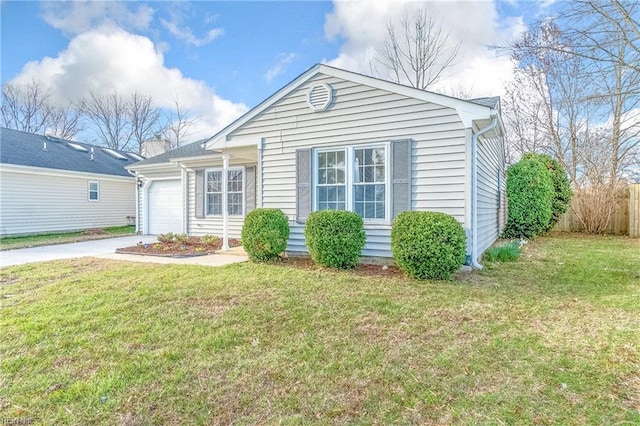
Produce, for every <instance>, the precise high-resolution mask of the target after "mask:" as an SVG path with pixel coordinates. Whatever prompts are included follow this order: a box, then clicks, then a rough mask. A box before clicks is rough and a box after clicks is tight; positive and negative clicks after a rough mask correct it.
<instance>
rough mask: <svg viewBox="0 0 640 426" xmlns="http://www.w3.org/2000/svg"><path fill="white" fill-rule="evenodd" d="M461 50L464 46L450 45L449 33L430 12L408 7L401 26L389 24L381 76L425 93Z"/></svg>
mask: <svg viewBox="0 0 640 426" xmlns="http://www.w3.org/2000/svg"><path fill="white" fill-rule="evenodd" d="M459 50H460V42H457V43H453V44H452V43H450V41H449V33H447V32H446V31H445V30H444V29H443V27H442V25H440V23H438V22H437V21H436V20H435V19H434V18H433V16H431V15H430V14H429V13H428V12H427V10H426V9H424V8H422V7H421V8H418V9H409V8H407V7H405V9H404V11H403V14H402V17H401V19H400V25H399V26H396V25H395V24H394V23H392V22H389V23H388V24H387V38H386V40H385V42H384V44H383V45H382V47H381V48H379V49H377V51H376V53H377V58H376V63H377V65H379V66H380V67H381V68H382V72H379V73H378V74H381V77H383V78H386V79H390V80H393V81H395V82H397V83H402V84H409V85H411V86H413V87H417V88H419V89H423V90H424V89H427V88H428V87H429V86H431V85H433V84H434V83H436V82H437V81H438V80H439V79H440V77H441V75H442V73H443V71H445V70H446V69H447V68H449V67H450V66H451V65H452V64H453V60H454V59H455V57H456V55H457V54H458V51H459ZM372 69H374V70H377V69H378V67H377V66H372Z"/></svg>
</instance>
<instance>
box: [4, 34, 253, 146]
mask: <svg viewBox="0 0 640 426" xmlns="http://www.w3.org/2000/svg"><path fill="white" fill-rule="evenodd" d="M32 79H36V80H39V81H42V82H43V83H44V84H46V85H47V86H49V88H50V89H51V91H52V95H53V97H54V99H56V100H58V101H60V102H65V101H67V100H68V99H77V98H80V97H82V96H84V95H86V94H88V93H89V92H90V91H93V92H95V93H98V94H100V93H109V92H112V91H116V92H118V93H119V94H121V95H129V94H131V93H133V92H139V93H144V94H148V95H150V96H152V97H153V99H154V100H155V102H156V103H157V104H158V105H159V106H161V107H166V108H171V107H172V106H173V100H174V99H178V100H179V101H180V104H181V106H182V107H183V108H186V109H189V110H190V111H191V112H192V114H193V115H195V116H201V117H202V119H200V120H199V121H198V123H197V125H196V126H195V127H197V128H196V129H195V130H196V134H195V135H194V137H204V136H211V135H212V134H213V133H214V132H215V131H217V130H219V129H221V128H222V127H223V126H225V125H227V124H229V123H230V122H231V121H232V120H234V119H235V118H237V117H239V116H240V115H241V114H243V113H244V112H246V111H247V107H246V106H245V105H244V104H242V103H239V104H237V103H233V102H231V101H229V100H226V99H222V98H221V97H220V96H218V95H217V94H216V93H215V92H214V91H213V90H212V89H211V88H210V87H209V86H207V84H206V83H205V82H203V81H198V80H194V79H191V78H188V77H185V76H184V75H183V74H182V72H181V71H180V70H179V69H176V68H167V67H166V66H165V64H164V57H163V55H162V53H160V52H159V51H158V50H157V49H156V48H155V46H154V44H153V42H152V41H151V40H150V39H149V38H147V37H144V36H140V35H134V34H131V33H129V32H127V31H125V30H123V29H121V28H116V27H113V26H103V27H101V28H98V29H94V30H91V31H87V32H85V33H83V34H80V35H78V36H76V37H75V38H73V39H72V40H71V41H70V43H69V46H68V47H67V49H65V50H64V51H62V52H60V53H59V54H58V56H56V57H55V58H52V57H45V58H43V59H42V60H40V61H34V62H29V63H27V64H26V65H25V66H24V67H23V69H22V71H21V72H20V74H19V75H18V76H16V77H15V78H14V79H13V81H16V82H25V81H30V80H32Z"/></svg>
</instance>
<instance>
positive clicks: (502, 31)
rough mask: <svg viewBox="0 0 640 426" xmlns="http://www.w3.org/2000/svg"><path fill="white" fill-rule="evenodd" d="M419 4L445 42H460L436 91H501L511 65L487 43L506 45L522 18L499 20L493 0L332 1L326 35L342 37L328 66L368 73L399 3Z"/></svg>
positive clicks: (396, 17)
mask: <svg viewBox="0 0 640 426" xmlns="http://www.w3.org/2000/svg"><path fill="white" fill-rule="evenodd" d="M405 6H406V7H409V8H417V7H424V8H425V9H426V10H427V11H428V12H429V13H431V14H432V15H433V16H434V17H435V18H436V19H437V21H439V22H440V23H441V25H442V27H443V28H444V29H445V30H446V31H448V32H449V43H450V44H451V46H454V45H455V43H456V42H458V41H460V43H461V46H460V51H459V53H458V56H457V57H456V59H455V61H454V62H455V63H454V64H453V66H452V67H451V68H449V69H448V70H446V72H445V73H443V76H442V79H441V81H440V82H439V83H438V84H437V85H436V86H435V87H434V88H433V90H435V91H443V92H449V93H450V92H451V91H459V90H460V89H461V88H462V89H464V90H465V91H471V92H472V95H473V96H486V95H502V94H503V93H504V83H505V80H508V79H509V78H510V76H511V67H512V64H511V62H510V61H509V59H508V58H507V57H501V56H500V55H499V54H498V53H496V51H495V50H494V49H492V48H491V46H497V45H501V44H505V43H507V42H508V41H510V40H511V39H512V38H513V37H514V36H516V35H517V34H519V33H520V32H521V31H522V30H523V29H524V25H523V23H522V20H521V19H503V18H501V17H500V16H499V15H498V12H497V10H496V7H495V4H494V3H493V2H492V1H476V2H469V1H448V2H444V1H442V2H429V1H422V2H417V1H404V0H363V1H358V2H350V1H349V2H345V1H339V0H335V1H334V9H333V11H332V12H331V13H329V14H328V15H327V16H326V17H325V28H324V29H325V36H326V37H327V39H329V40H336V39H343V40H344V42H343V44H342V46H341V49H340V53H339V55H338V56H337V57H335V58H330V59H327V60H325V62H327V63H328V64H329V65H333V66H337V67H341V68H346V69H349V70H352V71H356V72H362V73H371V68H372V66H374V67H375V66H376V62H375V60H374V57H375V52H376V48H378V47H380V46H381V44H382V43H383V42H384V39H385V37H386V28H387V24H388V23H389V22H395V23H397V22H398V21H399V19H400V15H401V12H402V10H403V8H404V7H405Z"/></svg>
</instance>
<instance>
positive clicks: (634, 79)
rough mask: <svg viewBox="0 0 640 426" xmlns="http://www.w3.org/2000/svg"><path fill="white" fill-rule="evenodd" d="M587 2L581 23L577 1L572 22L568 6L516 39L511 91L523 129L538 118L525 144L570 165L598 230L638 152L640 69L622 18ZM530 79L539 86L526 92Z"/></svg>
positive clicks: (585, 218) (582, 206)
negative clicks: (566, 12) (635, 66)
mask: <svg viewBox="0 0 640 426" xmlns="http://www.w3.org/2000/svg"><path fill="white" fill-rule="evenodd" d="M616 4H618V5H620V3H619V2H617V3H616ZM581 6H582V7H583V8H582V9H580V10H581V13H583V14H584V15H582V16H583V18H584V19H583V20H582V21H581V23H577V22H575V16H576V15H575V13H577V12H576V10H577V9H570V12H571V13H572V14H573V15H571V16H573V17H574V19H573V20H572V21H571V22H566V21H565V20H564V19H565V18H566V16H565V15H564V14H561V16H563V18H562V19H557V20H549V21H545V22H542V23H540V24H539V25H538V26H537V27H536V28H534V29H533V30H532V31H529V32H528V33H526V34H525V35H524V36H523V37H522V38H521V39H520V40H518V41H517V42H515V43H514V44H513V45H512V46H511V51H512V57H513V58H514V60H515V61H516V63H517V64H518V66H517V67H516V69H515V76H516V87H512V88H511V92H510V93H511V94H513V95H514V98H513V99H512V102H511V105H510V107H511V108H512V111H515V114H511V111H507V114H506V115H507V116H508V117H509V116H510V117H511V118H512V120H511V121H512V122H510V123H509V124H510V125H511V126H510V127H512V128H514V129H516V131H515V132H514V133H515V134H516V135H517V137H522V136H523V134H522V129H526V128H527V127H528V128H531V126H532V124H533V126H534V128H535V129H536V130H541V131H540V132H536V133H534V134H531V133H529V134H528V135H529V136H532V137H533V139H534V140H533V143H531V142H532V141H530V140H528V141H526V143H522V142H523V141H522V140H521V141H520V142H521V143H522V146H523V147H524V146H527V147H528V148H533V149H536V150H543V151H546V152H549V153H552V154H553V155H554V156H555V157H556V158H557V159H558V160H560V161H561V162H562V163H563V164H564V165H565V168H566V169H567V171H568V172H569V175H570V177H571V181H572V183H573V186H574V189H575V191H576V194H577V196H578V199H579V201H580V202H579V203H578V207H577V208H576V210H575V213H576V214H577V216H578V218H579V220H580V221H581V222H582V224H583V226H584V227H585V229H586V230H587V231H588V232H593V233H599V232H602V231H603V230H604V229H605V228H606V226H607V224H608V222H609V218H610V216H611V213H612V209H613V206H614V205H615V197H616V194H617V192H618V190H619V187H620V184H621V178H622V177H623V176H624V175H625V173H626V170H628V169H630V168H633V162H634V161H637V158H638V157H637V154H638V149H639V144H640V138H638V136H637V135H638V134H639V133H640V114H639V113H638V108H639V107H640V96H638V93H639V92H638V90H639V88H640V73H638V72H636V71H635V70H634V69H633V67H632V66H629V63H633V62H634V61H635V58H637V56H636V53H637V52H636V49H635V47H634V46H630V45H629V43H628V40H627V35H626V33H625V32H624V31H621V30H620V28H619V25H618V24H617V23H615V22H614V21H615V20H612V19H610V17H605V16H603V15H602V13H600V12H598V10H602V9H598V8H600V6H601V4H600V3H593V4H592V3H591V2H582V4H581ZM592 6H594V7H593V8H591V7H592ZM570 7H574V6H570ZM590 8H591V9H590ZM596 24H597V25H596ZM580 25H583V26H580ZM577 35H581V36H582V37H581V38H580V37H577ZM585 40H586V41H585ZM522 83H525V84H522ZM523 87H528V88H533V90H532V91H529V92H527V93H526V94H525V95H524V96H523V94H522V93H519V90H522V88H523ZM538 108H539V109H538ZM527 109H529V110H527ZM532 109H535V111H534V110H532ZM521 112H523V113H522V114H521ZM514 121H515V123H514ZM519 131H520V134H518V133H519Z"/></svg>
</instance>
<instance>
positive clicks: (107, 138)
mask: <svg viewBox="0 0 640 426" xmlns="http://www.w3.org/2000/svg"><path fill="white" fill-rule="evenodd" d="M80 105H81V108H82V111H83V113H84V116H85V117H86V119H87V120H88V121H89V123H90V124H91V125H92V126H91V127H92V129H93V131H94V133H95V135H96V137H97V138H98V140H99V142H100V143H101V144H102V145H104V146H106V147H108V148H112V149H120V150H126V149H129V145H130V143H131V140H132V139H133V132H132V129H131V125H130V121H129V103H128V102H127V100H126V99H125V98H123V97H122V96H120V95H119V94H117V93H116V92H112V93H110V94H107V95H99V94H96V93H95V92H91V93H89V96H88V97H86V98H84V99H82V100H81V102H80Z"/></svg>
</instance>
